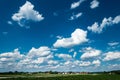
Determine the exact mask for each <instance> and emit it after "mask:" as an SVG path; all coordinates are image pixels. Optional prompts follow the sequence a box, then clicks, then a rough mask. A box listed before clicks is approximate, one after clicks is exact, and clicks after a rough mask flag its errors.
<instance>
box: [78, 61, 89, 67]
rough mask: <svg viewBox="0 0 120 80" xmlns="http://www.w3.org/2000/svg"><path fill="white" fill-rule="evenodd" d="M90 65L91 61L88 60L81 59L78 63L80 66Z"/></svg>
mask: <svg viewBox="0 0 120 80" xmlns="http://www.w3.org/2000/svg"><path fill="white" fill-rule="evenodd" d="M90 65H91V62H89V61H81V62H80V64H79V66H81V67H85V66H90Z"/></svg>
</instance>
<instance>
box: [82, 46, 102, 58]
mask: <svg viewBox="0 0 120 80" xmlns="http://www.w3.org/2000/svg"><path fill="white" fill-rule="evenodd" d="M83 52H84V53H83V54H82V55H81V57H80V58H81V59H88V58H94V57H97V56H99V55H100V54H101V51H100V50H97V49H93V48H91V47H87V48H85V49H84V50H83Z"/></svg>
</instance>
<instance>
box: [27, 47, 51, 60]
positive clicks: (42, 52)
mask: <svg viewBox="0 0 120 80" xmlns="http://www.w3.org/2000/svg"><path fill="white" fill-rule="evenodd" d="M50 53H51V51H50V48H48V47H47V46H41V47H40V48H38V49H36V48H34V47H33V48H32V49H31V50H30V51H29V52H28V57H30V58H33V57H44V56H48V55H49V54H50Z"/></svg>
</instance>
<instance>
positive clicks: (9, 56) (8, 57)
mask: <svg viewBox="0 0 120 80" xmlns="http://www.w3.org/2000/svg"><path fill="white" fill-rule="evenodd" d="M23 57H24V55H21V54H20V52H19V51H18V49H15V50H14V51H13V52H5V53H1V54H0V61H15V60H19V59H22V58H23Z"/></svg>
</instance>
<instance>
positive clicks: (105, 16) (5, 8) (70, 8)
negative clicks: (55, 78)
mask: <svg viewBox="0 0 120 80" xmlns="http://www.w3.org/2000/svg"><path fill="white" fill-rule="evenodd" d="M119 3H120V1H119V0H14V1H12V2H11V0H0V10H1V11H0V72H7V71H25V72H34V71H50V70H52V71H74V72H82V71H89V72H94V71H111V70H120V5H119Z"/></svg>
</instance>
